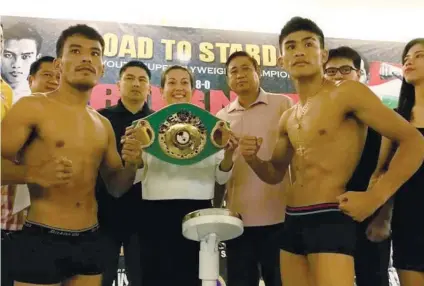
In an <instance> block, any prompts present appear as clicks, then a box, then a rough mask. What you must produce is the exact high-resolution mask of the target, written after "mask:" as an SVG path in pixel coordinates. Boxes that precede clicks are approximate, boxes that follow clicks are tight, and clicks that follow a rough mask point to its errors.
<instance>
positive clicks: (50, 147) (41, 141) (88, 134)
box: [28, 104, 108, 167]
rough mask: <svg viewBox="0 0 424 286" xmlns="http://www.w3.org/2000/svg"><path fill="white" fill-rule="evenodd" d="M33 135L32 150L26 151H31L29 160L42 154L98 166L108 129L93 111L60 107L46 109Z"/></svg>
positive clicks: (47, 105) (46, 107) (104, 147)
mask: <svg viewBox="0 0 424 286" xmlns="http://www.w3.org/2000/svg"><path fill="white" fill-rule="evenodd" d="M34 134H35V135H36V136H35V140H34V142H33V143H34V144H31V145H33V146H32V147H33V148H31V146H30V148H28V149H29V150H28V151H31V149H33V152H31V153H33V154H32V156H34V155H35V156H36V155H37V154H34V153H37V152H39V151H44V153H45V154H51V155H54V156H65V157H67V158H69V159H71V160H72V161H73V162H74V163H77V162H79V161H81V162H82V161H85V162H86V163H88V162H90V163H93V164H94V165H97V163H99V161H100V160H101V158H102V157H103V154H104V152H105V151H106V148H107V144H108V133H107V129H106V127H105V125H104V123H103V122H102V120H101V119H100V117H99V115H98V114H95V111H93V110H89V109H88V108H86V109H84V108H79V109H76V108H72V107H67V106H64V105H61V104H46V105H45V108H44V114H43V115H42V116H40V119H39V121H38V123H37V124H36V126H34ZM34 149H35V150H34ZM32 156H31V157H32ZM74 167H77V166H74Z"/></svg>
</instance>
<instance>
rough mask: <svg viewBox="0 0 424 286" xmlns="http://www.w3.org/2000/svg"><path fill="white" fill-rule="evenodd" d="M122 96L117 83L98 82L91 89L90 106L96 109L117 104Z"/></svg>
mask: <svg viewBox="0 0 424 286" xmlns="http://www.w3.org/2000/svg"><path fill="white" fill-rule="evenodd" d="M119 98H120V95H119V90H118V86H117V85H116V84H98V85H96V86H95V87H94V88H93V90H92V91H91V97H90V106H91V107H93V108H94V109H96V110H99V109H101V108H105V107H109V106H113V105H115V104H116V103H117V102H118V100H119Z"/></svg>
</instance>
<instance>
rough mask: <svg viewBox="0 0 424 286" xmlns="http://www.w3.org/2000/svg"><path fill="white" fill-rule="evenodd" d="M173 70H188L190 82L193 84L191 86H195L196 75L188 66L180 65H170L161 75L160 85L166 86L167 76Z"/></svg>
mask: <svg viewBox="0 0 424 286" xmlns="http://www.w3.org/2000/svg"><path fill="white" fill-rule="evenodd" d="M172 70H183V71H186V72H187V73H188V74H189V76H190V84H191V88H192V89H193V88H194V76H193V73H192V72H191V71H190V70H189V69H188V68H186V67H183V66H180V65H173V66H170V67H169V68H167V69H166V70H165V71H164V72H163V73H162V74H161V76H160V87H161V88H164V87H165V82H166V76H167V75H168V73H169V72H170V71H172Z"/></svg>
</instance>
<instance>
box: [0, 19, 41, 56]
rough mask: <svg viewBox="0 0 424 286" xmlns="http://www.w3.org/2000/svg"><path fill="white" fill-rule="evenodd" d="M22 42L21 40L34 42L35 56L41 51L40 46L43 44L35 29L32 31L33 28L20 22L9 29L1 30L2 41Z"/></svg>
mask: <svg viewBox="0 0 424 286" xmlns="http://www.w3.org/2000/svg"><path fill="white" fill-rule="evenodd" d="M14 39H16V40H22V39H29V40H34V41H35V45H36V49H37V54H39V53H40V51H41V45H42V44H43V38H42V37H41V35H40V33H38V32H37V30H36V29H34V27H33V26H31V25H29V24H27V23H24V22H20V23H18V24H16V25H13V26H11V27H7V28H3V40H4V41H5V42H6V41H9V40H14Z"/></svg>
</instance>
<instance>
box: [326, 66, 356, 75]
mask: <svg viewBox="0 0 424 286" xmlns="http://www.w3.org/2000/svg"><path fill="white" fill-rule="evenodd" d="M338 71H339V72H340V73H341V74H344V75H347V74H350V73H351V72H352V71H357V69H355V68H353V67H351V66H341V67H339V68H328V69H325V71H324V72H325V74H326V75H328V76H335V75H336V74H337V72H338Z"/></svg>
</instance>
